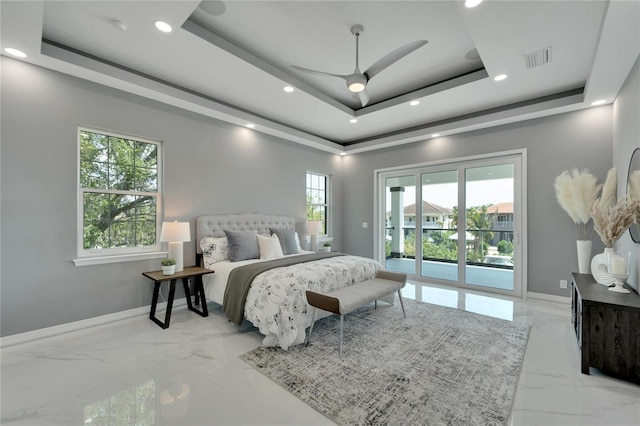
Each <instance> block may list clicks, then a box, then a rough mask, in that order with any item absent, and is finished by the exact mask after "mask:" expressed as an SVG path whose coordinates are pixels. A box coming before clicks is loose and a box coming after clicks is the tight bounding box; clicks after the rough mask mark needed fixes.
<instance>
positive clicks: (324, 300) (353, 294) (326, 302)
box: [307, 271, 407, 315]
mask: <svg viewBox="0 0 640 426" xmlns="http://www.w3.org/2000/svg"><path fill="white" fill-rule="evenodd" d="M406 279H407V278H406V275H404V274H397V273H392V272H386V271H378V273H377V274H376V278H373V279H370V280H367V281H363V282H360V283H356V284H354V285H351V286H347V287H343V288H341V289H339V290H336V291H332V292H331V293H329V294H322V293H316V292H314V291H307V302H309V304H310V305H311V306H315V307H317V308H320V309H322V310H325V311H329V312H332V313H334V314H338V315H344V314H348V313H349V312H351V311H353V310H355V309H358V308H360V307H362V306H364V305H366V304H368V303H371V302H373V301H375V300H378V299H380V298H382V297H384V296H387V295H389V294H391V293H393V292H394V291H397V290H400V289H401V288H402V287H404V284H405V282H406Z"/></svg>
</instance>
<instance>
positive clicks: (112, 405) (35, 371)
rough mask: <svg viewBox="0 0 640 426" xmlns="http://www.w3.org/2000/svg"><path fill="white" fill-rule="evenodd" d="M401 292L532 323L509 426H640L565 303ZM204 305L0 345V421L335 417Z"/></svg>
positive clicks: (631, 393)
mask: <svg viewBox="0 0 640 426" xmlns="http://www.w3.org/2000/svg"><path fill="white" fill-rule="evenodd" d="M403 293H404V297H408V298H414V299H417V300H422V301H425V302H429V303H436V304H441V305H444V306H450V307H455V308H459V309H467V310H470V311H473V312H476V313H480V314H484V315H492V316H497V317H499V318H503V319H506V320H510V321H517V322H525V323H528V324H531V325H532V328H531V334H530V337H529V342H528V346H527V351H526V354H525V360H524V364H523V367H522V375H521V378H520V382H519V385H518V389H517V392H516V397H515V401H514V406H513V411H512V416H511V419H510V422H509V425H511V426H519V425H532V426H533V425H535V426H547V425H548V426H552V425H575V426H578V425H579V426H591V425H615V426H627V425H628V426H638V425H640V386H638V385H635V384H632V383H628V382H625V381H621V380H618V379H615V378H611V377H608V376H606V375H604V374H602V373H600V372H598V371H596V370H593V369H592V370H591V373H592V374H591V375H583V374H581V373H580V368H579V355H578V349H577V346H576V340H575V335H574V334H573V331H572V328H571V324H570V308H569V305H568V303H567V304H562V303H555V302H548V301H541V300H533V299H528V300H521V299H511V298H508V297H503V296H495V295H490V294H488V293H480V292H470V291H463V290H456V289H451V288H445V287H439V286H431V285H426V284H421V283H419V284H418V283H415V284H409V285H407V286H406V287H405V289H404V290H403ZM209 308H210V316H209V317H208V318H202V317H200V316H198V315H196V314H195V313H193V312H190V311H188V310H186V307H178V308H175V309H174V312H173V315H172V318H171V327H170V328H168V329H166V330H162V329H161V328H160V327H158V326H157V325H155V324H154V323H152V322H151V321H150V320H149V319H148V318H146V317H143V316H138V317H135V318H130V319H126V320H121V321H117V322H113V323H111V324H107V325H101V326H96V327H92V328H89V329H84V330H81V331H75V332H72V333H67V334H64V335H60V336H56V337H50V338H46V339H41V340H38V341H33V342H28V343H22V344H19V345H15V346H9V347H5V348H3V349H2V351H1V354H0V355H1V357H2V360H1V361H2V363H1V368H2V369H1V370H0V379H1V394H0V404H1V405H0V424H2V425H81V424H86V425H91V424H101V425H102V424H110V425H152V424H155V425H330V424H333V423H332V422H331V421H330V420H328V419H327V418H325V417H324V416H322V415H321V414H319V413H318V412H316V411H315V410H313V409H312V408H310V407H308V406H307V405H306V404H304V403H303V402H301V401H299V400H298V399H297V398H295V397H294V396H292V395H290V394H289V393H288V392H286V391H285V390H283V389H282V388H280V387H279V386H278V385H276V384H275V383H273V382H271V381H270V380H268V379H266V378H265V377H263V376H262V375H261V374H260V373H259V372H258V371H256V370H254V369H253V368H251V367H249V366H248V365H246V364H245V363H244V362H243V361H242V360H240V359H239V358H238V356H239V355H241V354H243V353H245V352H247V351H249V350H251V349H253V348H255V347H257V346H258V345H260V342H261V337H260V335H259V333H258V332H257V331H255V330H254V329H253V328H251V327H250V326H243V327H240V328H238V327H237V326H235V325H233V324H232V323H229V322H228V321H227V320H226V319H225V318H224V316H223V314H222V313H221V311H220V308H219V306H217V305H214V304H210V305H209ZM347 321H348V319H347ZM425 424H426V421H425Z"/></svg>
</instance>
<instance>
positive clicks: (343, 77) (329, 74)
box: [291, 65, 348, 80]
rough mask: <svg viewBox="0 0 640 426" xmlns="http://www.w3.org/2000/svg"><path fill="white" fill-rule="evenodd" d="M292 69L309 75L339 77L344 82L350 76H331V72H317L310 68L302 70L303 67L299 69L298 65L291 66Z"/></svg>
mask: <svg viewBox="0 0 640 426" xmlns="http://www.w3.org/2000/svg"><path fill="white" fill-rule="evenodd" d="M291 68H293V69H295V70H298V71H304V72H306V73H309V74H316V75H325V76H326V75H328V76H330V77H338V78H341V79H343V80H346V79H347V77H348V75H340V74H331V73H330V72H324V71H316V70H310V69H309V68H302V67H298V66H296V65H291Z"/></svg>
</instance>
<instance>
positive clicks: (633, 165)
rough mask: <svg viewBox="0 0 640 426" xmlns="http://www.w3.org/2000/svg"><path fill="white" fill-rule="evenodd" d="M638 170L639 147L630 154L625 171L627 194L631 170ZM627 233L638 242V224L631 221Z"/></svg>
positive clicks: (639, 234) (639, 164)
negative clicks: (626, 170)
mask: <svg viewBox="0 0 640 426" xmlns="http://www.w3.org/2000/svg"><path fill="white" fill-rule="evenodd" d="M637 171H640V148H636V149H635V150H634V151H633V154H631V160H629V170H628V172H627V194H629V180H630V179H631V174H632V173H633V172H637ZM629 235H631V239H632V240H633V242H634V243H639V244H640V224H638V223H632V224H631V226H630V227H629Z"/></svg>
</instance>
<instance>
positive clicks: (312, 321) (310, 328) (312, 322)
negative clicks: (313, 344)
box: [304, 306, 318, 345]
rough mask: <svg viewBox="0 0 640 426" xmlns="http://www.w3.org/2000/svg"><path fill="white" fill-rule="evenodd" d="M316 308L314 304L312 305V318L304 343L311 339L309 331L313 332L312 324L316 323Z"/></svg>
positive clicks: (306, 343)
mask: <svg viewBox="0 0 640 426" xmlns="http://www.w3.org/2000/svg"><path fill="white" fill-rule="evenodd" d="M317 311H318V309H317V308H316V307H315V306H314V307H313V318H312V319H311V327H309V334H308V335H307V341H306V342H304V344H305V345H308V344H309V341H310V340H311V333H312V332H313V326H314V325H315V323H316V313H317Z"/></svg>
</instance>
